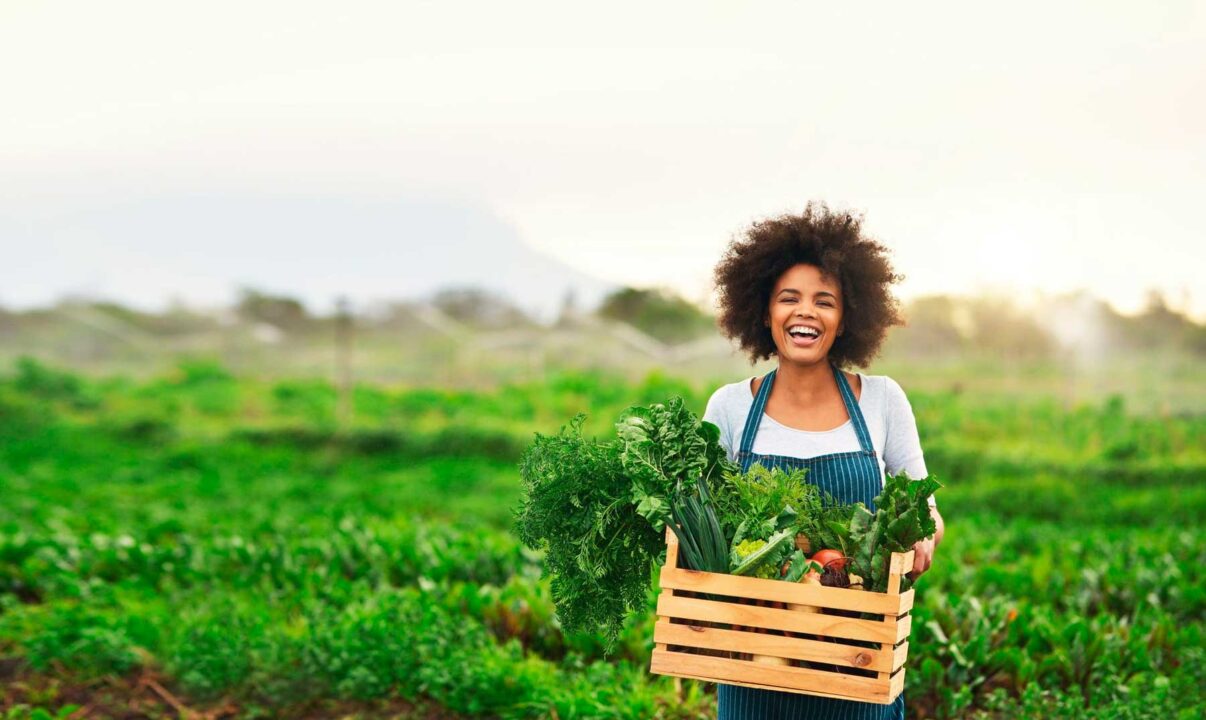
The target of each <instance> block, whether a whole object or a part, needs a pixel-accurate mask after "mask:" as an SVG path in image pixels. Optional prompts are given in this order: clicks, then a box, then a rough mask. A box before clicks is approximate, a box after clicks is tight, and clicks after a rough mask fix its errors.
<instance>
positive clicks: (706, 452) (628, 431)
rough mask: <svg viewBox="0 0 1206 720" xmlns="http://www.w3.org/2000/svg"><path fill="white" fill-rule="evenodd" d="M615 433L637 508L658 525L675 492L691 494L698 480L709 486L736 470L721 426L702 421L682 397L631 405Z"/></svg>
mask: <svg viewBox="0 0 1206 720" xmlns="http://www.w3.org/2000/svg"><path fill="white" fill-rule="evenodd" d="M616 434H617V435H618V436H619V438H620V447H621V452H620V460H621V462H622V463H623V465H624V470H625V471H626V472H627V473H628V476H629V478H630V481H631V484H632V500H633V502H634V503H635V504H636V508H637V512H639V513H640V514H641V515H642V516H644V517H645V518H646V519H648V520H649V522H650V523H652V524H653V526H654V527H655V528H656V529H658V530H661V529H662V527H664V526H665V524H666V522H667V521H669V520H670V514H671V513H670V501H671V499H672V497H673V496H674V495H675V493H682V492H686V493H690V492H691V491H693V490H694V489H695V487H694V486H695V482H696V481H697V480H702V481H703V482H704V483H705V484H706V485H707V486H708V487H709V488H711V487H712V486H713V485H716V484H718V483H719V481H720V476H721V474H722V473H725V472H737V468H736V466H735V465H734V464H733V463H732V462H731V461H730V460H729V459H728V456H727V455H726V454H725V451H724V448H722V447H721V446H720V428H718V427H716V426H715V425H713V424H712V423H710V422H706V421H701V420H699V419H698V418H697V417H696V416H695V414H694V413H692V412H691V411H690V410H688V409H687V408H686V406H685V405H684V404H683V401H682V398H678V397H675V398H671V399H670V400H669V402H667V403H666V404H665V405H661V404H656V405H650V406H649V407H631V408H628V409H627V410H625V411H624V413H623V414H622V415H621V416H620V420H619V422H617V423H616Z"/></svg>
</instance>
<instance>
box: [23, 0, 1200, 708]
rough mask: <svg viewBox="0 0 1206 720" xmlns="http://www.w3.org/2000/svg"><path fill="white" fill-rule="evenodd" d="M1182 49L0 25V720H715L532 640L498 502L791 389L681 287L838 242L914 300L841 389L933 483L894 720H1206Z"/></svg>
mask: <svg viewBox="0 0 1206 720" xmlns="http://www.w3.org/2000/svg"><path fill="white" fill-rule="evenodd" d="M1204 41H1206V12H1204V11H1203V8H1202V7H1201V5H1200V4H1198V3H1193V2H1169V3H1162V4H1159V5H1158V6H1139V5H1134V4H1105V5H1103V4H1102V3H1088V2H1084V3H1062V4H1059V5H1056V6H1052V5H1050V4H1039V3H1021V4H1016V3H1015V4H1011V5H1009V6H1002V7H993V8H985V7H979V6H974V5H967V4H960V3H938V4H934V5H928V6H926V7H924V8H917V7H911V6H903V5H900V4H893V3H871V4H865V5H859V6H857V7H846V6H841V7H837V6H826V7H818V6H808V5H801V4H799V3H761V4H759V5H757V6H756V7H747V6H743V5H737V4H733V3H711V2H695V3H658V4H654V5H650V4H648V3H645V4H638V3H626V2H621V3H610V4H607V5H605V6H599V7H591V8H586V7H576V6H574V5H572V4H568V5H567V4H565V3H551V2H550V3H544V2H523V3H510V4H490V3H477V2H473V3H470V2H442V3H434V2H400V3H399V2H393V3H374V2H365V3H354V4H348V5H344V6H340V7H339V8H336V7H334V6H332V5H330V4H329V3H309V2H289V3H284V2H262V3H254V4H247V3H237V4H236V3H226V2H213V3H207V4H205V5H204V6H200V5H199V6H191V7H186V6H179V5H174V4H164V3H153V2H134V1H130V0H119V1H118V2H111V3H106V4H101V5H95V4H94V5H76V4H69V3H59V2H38V3H35V2H20V1H18V2H9V3H5V4H3V5H2V6H0V78H2V79H3V87H4V88H5V90H4V93H3V97H2V99H0V106H2V108H3V112H0V247H2V253H0V498H2V500H0V687H3V688H4V690H2V691H0V710H3V711H4V712H7V713H10V715H5V717H6V718H8V717H13V718H24V717H35V716H37V717H41V716H40V715H36V713H37V712H45V713H47V715H48V716H52V717H53V716H58V715H62V716H64V717H66V716H71V717H93V716H94V717H102V716H110V715H116V714H118V713H127V714H126V715H121V716H123V717H157V716H159V715H156V714H155V713H167V714H168V715H169V716H180V717H185V716H190V715H189V714H188V713H194V712H203V713H208V715H207V716H209V717H227V716H230V717H235V716H237V717H258V716H264V717H270V716H289V717H302V716H305V717H326V716H331V717H345V716H365V717H410V716H415V717H460V716H468V715H479V714H484V715H493V716H498V715H502V716H516V717H526V716H535V717H540V716H553V717H650V716H663V717H697V716H700V717H702V716H707V715H708V714H709V713H710V712H712V711H713V706H712V704H711V703H712V702H713V695H712V691H711V690H710V689H708V688H707V687H706V686H703V685H695V684H693V683H688V684H687V685H686V686H682V685H675V684H672V683H670V682H669V681H664V680H662V679H657V678H653V677H652V676H649V675H648V674H647V673H646V672H645V667H646V666H647V661H648V656H647V653H648V635H649V633H648V629H649V624H648V623H649V621H650V617H649V616H646V617H645V618H637V619H634V621H633V623H632V628H631V629H630V632H629V634H628V635H627V636H626V637H627V640H626V641H625V646H624V648H623V650H622V651H621V652H620V654H619V655H618V656H605V655H604V654H603V653H602V650H601V648H600V646H599V641H598V639H597V638H581V637H576V638H568V637H563V636H562V635H561V633H560V630H559V626H558V624H557V623H556V620H555V617H554V616H553V612H552V604H551V601H550V599H549V597H548V588H547V585H546V584H545V583H544V582H543V581H541V580H539V576H540V558H539V555H538V554H534V553H532V552H530V551H528V550H526V549H522V548H520V547H519V545H518V542H517V540H515V538H514V537H513V535H512V534H511V533H510V530H509V528H510V511H511V509H512V508H513V507H514V506H515V503H516V502H517V501H518V497H519V477H518V473H517V471H516V469H515V463H516V461H517V459H518V457H519V455H520V453H521V452H522V449H523V447H524V446H525V445H526V443H527V442H528V441H529V440H530V438H531V437H532V433H533V432H543V433H551V432H554V431H555V430H556V429H557V428H558V427H559V426H560V425H562V424H564V423H566V422H568V420H569V419H570V418H571V417H572V416H573V414H574V413H577V412H586V413H588V416H589V417H588V420H587V426H586V427H587V429H588V430H589V431H590V432H592V433H594V434H596V435H598V436H599V437H607V436H608V433H609V432H610V428H611V423H612V422H614V419H615V417H616V415H617V414H618V413H619V411H620V410H621V409H623V408H624V407H626V406H627V405H631V404H635V403H648V402H659V401H664V400H666V399H668V398H669V397H670V396H671V395H681V396H683V397H685V398H686V399H687V400H688V402H689V404H691V407H692V408H693V409H694V410H695V411H696V412H702V410H703V406H704V403H705V402H706V400H707V397H708V396H709V394H710V393H711V391H712V390H714V389H715V388H716V387H718V386H719V385H721V384H724V383H728V382H734V381H736V380H738V379H740V378H742V377H748V376H750V375H752V374H755V373H762V372H765V371H767V370H769V369H770V368H771V367H773V365H771V364H768V363H762V364H759V365H757V366H754V367H751V365H750V364H749V362H748V361H747V360H746V359H745V358H744V357H743V356H742V355H741V354H740V353H739V352H738V351H737V350H736V349H735V348H734V347H733V346H732V345H731V344H730V343H729V342H728V341H727V340H725V339H724V338H723V337H721V336H720V335H719V333H718V331H717V329H716V327H715V322H714V317H713V314H714V304H713V290H712V287H711V281H710V280H711V271H712V267H713V266H714V265H715V263H716V262H717V261H718V260H719V258H720V256H721V253H722V252H723V251H724V248H725V247H726V245H727V243H728V242H729V241H730V240H731V239H732V238H733V237H735V236H736V235H738V234H740V233H741V231H742V230H743V229H744V228H746V227H747V226H748V225H749V224H750V223H751V222H753V221H755V220H757V219H759V218H763V217H768V216H773V215H775V214H779V213H783V212H798V211H800V210H802V209H803V207H804V205H805V204H806V203H807V202H808V201H809V200H820V201H824V202H827V203H829V204H830V206H831V207H835V208H839V209H847V210H851V211H853V212H857V213H861V214H863V216H864V218H865V223H864V227H865V228H866V229H867V230H868V231H869V233H870V234H871V235H873V236H874V237H876V238H877V239H879V240H881V241H882V242H884V243H885V244H886V245H887V246H888V247H890V248H891V249H892V252H893V257H894V259H895V264H896V268H897V270H898V271H899V272H901V273H903V274H904V275H905V277H906V279H905V281H904V282H903V283H902V284H901V285H900V287H899V295H900V298H901V300H902V303H903V305H904V308H905V315H906V317H907V320H908V324H907V326H905V327H902V328H897V329H895V330H894V331H893V332H892V334H891V335H890V337H889V340H888V343H887V345H886V347H885V349H884V352H883V354H882V356H881V357H880V358H878V359H877V360H876V361H875V362H874V363H873V364H872V366H870V367H869V368H865V369H864V372H868V373H872V374H886V375H890V376H892V377H893V378H895V379H896V380H897V381H898V382H900V384H901V385H902V386H903V387H904V388H905V390H906V391H907V392H908V393H909V396H910V399H911V400H912V401H913V405H914V409H915V411H916V413H917V415H918V422H919V428H920V432H921V437H922V442H923V445H924V446H925V448H926V454H927V459H928V461H929V465H930V468H931V470H932V471H933V472H934V473H935V474H936V475H937V476H938V477H939V478H940V479H941V480H943V481H944V482H947V485H948V486H947V488H946V489H944V490H943V491H942V492H943V493H944V495H945V498H942V497H940V500H939V503H940V505H941V506H943V507H944V509H946V511H947V514H948V523H949V526H950V528H951V533H950V535H951V538H952V539H951V540H950V541H949V542H948V549H946V552H944V553H942V554H943V555H945V558H943V559H942V560H940V562H939V564H938V565H936V566H935V570H934V572H933V573H932V574H931V577H930V578H927V580H928V582H929V584H930V587H931V588H932V590H930V592H929V594H928V595H925V596H923V597H924V598H925V600H924V602H923V604H922V605H923V606H922V607H921V608H919V610H918V613H919V615H920V616H921V617H920V618H919V619H920V620H921V622H919V623H918V627H919V630H918V631H917V633H918V637H916V638H915V639H914V643H915V652H916V657H917V658H918V660H917V661H916V663H915V664H911V665H910V668H911V669H910V675H909V697H910V712H911V714H912V716H919V717H972V716H983V717H1021V716H1030V717H1034V716H1044V717H1057V716H1064V715H1066V716H1068V717H1086V716H1093V715H1092V714H1093V713H1100V716H1101V717H1145V716H1148V715H1146V713H1149V712H1150V713H1154V714H1158V713H1163V715H1162V716H1171V715H1170V714H1175V713H1186V715H1185V716H1186V717H1189V716H1193V717H1197V716H1198V712H1197V711H1198V710H1199V709H1201V708H1202V705H1201V703H1202V702H1203V701H1202V698H1201V693H1200V688H1201V687H1202V686H1203V685H1204V684H1206V675H1204V673H1206V671H1204V670H1203V652H1202V649H1201V648H1202V645H1203V643H1202V637H1201V624H1200V619H1201V616H1202V615H1201V613H1202V611H1203V602H1204V600H1203V592H1202V587H1203V583H1202V577H1201V574H1200V573H1201V571H1200V567H1201V565H1202V564H1203V563H1204V562H1206V557H1203V550H1202V546H1203V543H1202V537H1201V530H1200V528H1199V527H1198V525H1199V524H1200V523H1199V521H1200V518H1201V517H1202V512H1203V510H1206V497H1204V495H1203V480H1206V472H1204V470H1206V451H1204V447H1203V445H1204V444H1203V442H1202V438H1203V430H1204V429H1206V415H1204V413H1203V408H1204V407H1206V374H1203V373H1202V371H1201V368H1202V361H1203V358H1204V356H1206V281H1204V280H1203V279H1202V274H1201V273H1200V269H1201V267H1202V265H1203V262H1202V261H1203V259H1206V258H1204V256H1203V251H1202V249H1201V248H1202V247H1203V244H1202V238H1203V237H1206V219H1204V216H1203V215H1202V214H1201V213H1200V212H1198V209H1197V205H1198V203H1199V198H1200V197H1201V196H1202V195H1203V192H1204V191H1206V177H1204V174H1203V173H1204V170H1203V168H1206V135H1203V134H1202V132H1201V130H1200V129H1201V128H1202V127H1203V126H1206V101H1204V100H1203V98H1206V88H1204V87H1203V78H1206V61H1203V59H1202V58H1203V57H1204V56H1203V54H1202V53H1201V48H1202V46H1203V42H1204ZM1002 528H1003V529H1002ZM1040 541H1041V542H1040ZM1043 543H1046V545H1045V546H1044V545H1043ZM925 587H926V581H923V582H922V584H921V588H922V589H921V590H919V592H922V593H924V592H925ZM919 597H922V596H919ZM1019 613H1021V616H1022V617H1023V618H1024V619H1026V620H1027V622H1028V625H1027V627H1028V630H1026V631H1025V632H1022V631H1020V630H1018V629H1017V628H1018V625H1017V624H1015V623H1014V620H1015V619H1016V618H1017V617H1018V616H1019ZM402 627H409V628H411V629H409V630H407V631H406V632H402V631H401V630H400V629H399V628H402ZM232 628H233V630H232ZM415 628H419V629H415ZM1069 628H1071V629H1069ZM408 633H409V634H408ZM416 648H421V649H422V660H421V661H416V660H413V659H412V660H410V661H405V662H404V661H403V660H401V659H400V657H401V656H408V657H412V658H413V657H418V655H419V653H418V652H417V650H416ZM458 653H459V654H458ZM1120 658H1122V659H1120ZM407 662H409V663H410V664H407ZM634 688H635V689H634ZM1085 713H1089V715H1086V714H1085ZM977 714H978V715H977ZM1152 716H1155V715H1152Z"/></svg>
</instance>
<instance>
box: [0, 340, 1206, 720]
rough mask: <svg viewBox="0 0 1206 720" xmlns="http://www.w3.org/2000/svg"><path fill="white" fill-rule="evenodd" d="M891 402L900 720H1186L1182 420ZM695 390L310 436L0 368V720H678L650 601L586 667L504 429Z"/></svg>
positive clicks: (213, 372) (587, 376) (214, 388)
mask: <svg viewBox="0 0 1206 720" xmlns="http://www.w3.org/2000/svg"><path fill="white" fill-rule="evenodd" d="M871 372H880V371H877V370H876V369H875V368H873V369H872V370H871ZM948 375H949V374H948ZM731 379H735V378H731ZM731 379H730V380H731ZM902 384H903V385H904V386H905V388H906V390H909V391H910V398H911V400H912V401H913V405H914V410H915V412H916V414H917V419H918V425H919V428H920V431H921V435H922V440H923V444H924V446H925V449H926V456H927V461H928V465H929V467H930V470H931V472H932V473H934V474H935V475H936V476H937V477H938V478H939V479H940V480H942V481H943V482H944V483H945V484H946V488H945V489H944V490H942V491H941V492H940V495H939V504H940V506H941V507H942V509H943V512H944V515H945V517H946V519H947V535H946V541H945V543H944V544H943V545H942V546H941V547H940V548H939V552H938V555H937V557H936V564H935V566H934V569H933V570H932V571H931V572H930V573H929V574H928V575H926V576H925V577H924V578H923V579H922V580H921V581H920V582H919V583H918V586H917V587H918V591H917V592H918V608H917V610H916V617H915V620H914V630H913V638H912V640H911V645H910V664H909V671H908V676H907V677H908V686H907V691H906V696H907V700H908V705H909V708H910V717H912V718H921V717H942V718H949V717H1052V718H1055V717H1067V718H1140V717H1162V718H1168V717H1173V718H1181V717H1183V718H1198V717H1201V716H1202V715H1203V713H1206V695H1204V693H1203V688H1204V687H1206V649H1204V648H1206V642H1204V638H1203V633H1204V630H1203V623H1202V619H1203V617H1204V615H1206V583H1204V577H1203V566H1204V565H1206V542H1204V539H1206V533H1204V532H1203V529H1202V526H1201V520H1202V518H1203V517H1206V443H1204V442H1203V439H1204V438H1206V416H1204V415H1202V414H1201V413H1193V412H1187V413H1180V414H1176V415H1173V414H1164V415H1161V414H1135V413H1132V412H1129V411H1128V407H1127V406H1126V404H1125V402H1124V401H1123V400H1122V399H1121V398H1120V397H1112V398H1105V399H1102V400H1097V401H1090V402H1087V403H1084V404H1072V403H1068V402H1066V401H1064V400H1060V401H1056V400H1047V399H1044V396H1043V395H1042V394H1025V393H991V392H981V391H978V390H975V391H972V390H968V389H967V388H973V389H974V388H977V387H978V386H979V385H978V384H977V383H976V382H967V383H963V384H959V383H954V384H952V385H951V386H950V387H949V388H948V389H938V388H928V389H922V390H914V389H911V387H910V385H909V384H908V383H907V382H905V381H904V380H902ZM712 387H714V384H709V383H704V382H702V381H700V380H699V379H698V378H697V379H675V378H672V377H668V376H666V375H662V374H653V375H650V376H648V377H647V378H646V379H645V380H643V381H639V382H632V381H629V380H624V379H622V378H620V377H618V376H610V375H604V374H596V373H586V372H565V373H554V374H551V375H549V376H548V377H545V378H542V379H541V380H539V381H536V380H526V381H523V382H517V383H512V384H502V385H499V386H497V387H493V388H487V389H477V390H473V391H465V392H456V391H449V390H441V389H430V388H385V387H378V386H369V385H365V386H359V387H357V388H356V390H355V393H354V408H355V415H354V418H353V420H352V422H351V424H350V425H349V426H347V427H343V428H337V427H336V425H335V422H334V418H335V417H336V410H335V409H336V393H335V390H334V389H333V388H332V387H331V386H330V385H329V384H328V383H327V382H325V381H323V380H317V379H315V380H305V379H302V380H282V381H266V380H255V379H250V378H241V377H232V376H231V375H230V374H228V373H227V372H226V371H224V370H223V369H222V368H221V367H219V366H216V365H213V364H207V363H204V362H192V363H186V364H183V365H181V366H179V367H178V368H177V369H176V370H174V371H173V372H171V373H168V374H165V375H162V376H159V377H154V378H150V379H140V380H129V379H123V378H107V379H104V378H102V379H95V378H85V377H83V376H78V375H74V374H70V373H66V372H62V371H59V370H56V369H53V368H50V367H47V366H44V365H41V364H38V363H36V362H32V361H22V362H20V363H17V364H15V365H14V366H12V367H11V368H7V369H4V370H2V371H0V688H2V689H0V717H3V718H27V717H56V716H62V717H66V716H68V715H70V714H71V713H73V712H74V713H75V715H74V717H85V716H86V717H131V718H133V717H178V716H183V715H187V714H190V713H194V712H195V713H209V716H210V717H234V716H237V717H308V718H318V717H332V718H334V717H412V716H413V717H431V718H437V717H439V718H445V717H467V716H486V717H556V718H571V717H582V718H585V717H601V718H644V717H666V718H697V717H698V718H702V717H708V716H710V715H712V714H714V710H715V701H714V698H715V694H714V689H713V688H712V687H709V686H704V685H700V684H696V683H693V682H686V683H681V684H679V685H676V683H675V682H673V681H672V680H669V679H665V678H656V677H653V676H651V675H649V674H648V672H647V669H646V666H647V662H648V653H649V652H650V649H651V644H650V640H651V628H652V616H651V609H652V604H653V597H654V596H653V595H652V593H651V595H650V605H649V607H650V612H646V613H645V614H644V615H643V616H642V617H640V618H635V619H634V620H633V622H632V623H631V624H630V625H629V627H628V628H627V629H626V631H625V632H624V634H623V635H622V637H621V641H620V643H619V645H618V647H617V649H616V651H615V653H614V654H613V655H611V656H605V655H604V653H603V648H602V642H601V639H600V638H598V637H593V636H565V635H563V634H562V633H561V631H560V629H559V626H558V624H557V622H556V619H555V616H554V612H553V607H552V605H551V602H550V600H549V590H548V586H547V583H546V582H545V581H542V580H541V579H540V575H541V559H540V557H539V556H538V555H536V554H534V553H531V552H530V551H528V550H526V549H524V548H523V547H521V546H520V544H519V543H518V541H517V540H516V539H515V537H514V535H513V534H512V533H511V532H510V530H509V527H510V519H511V512H512V510H513V508H514V507H515V504H516V502H517V500H518V488H519V477H518V472H517V470H516V460H517V459H518V456H519V453H520V452H521V451H522V449H523V447H524V446H525V445H526V444H527V442H528V441H529V440H530V439H531V436H532V433H533V432H534V431H539V432H545V433H552V432H555V431H556V430H557V428H558V427H559V426H560V425H562V424H564V423H565V422H567V421H568V420H569V418H570V417H572V416H573V415H574V414H575V413H577V412H586V413H588V414H589V419H588V421H587V424H586V426H585V427H586V429H587V430H588V431H589V432H591V433H595V434H600V435H602V434H605V433H609V432H610V425H611V423H612V422H613V421H614V419H615V417H616V416H617V415H618V414H619V412H620V411H621V410H622V409H623V408H624V407H626V406H628V405H631V404H638V403H649V402H658V401H664V400H666V399H667V398H669V397H670V396H671V395H681V396H683V397H684V398H685V399H686V400H687V401H688V404H689V406H691V407H692V408H693V409H695V410H696V411H697V412H702V409H703V405H704V403H705V401H706V399H707V396H708V394H709V392H710V391H711V389H712Z"/></svg>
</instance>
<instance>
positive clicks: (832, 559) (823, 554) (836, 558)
mask: <svg viewBox="0 0 1206 720" xmlns="http://www.w3.org/2000/svg"><path fill="white" fill-rule="evenodd" d="M812 561H813V562H815V563H817V564H818V565H820V566H821V567H823V568H825V569H826V570H830V569H832V570H841V569H843V568H845V567H846V556H845V555H843V554H842V553H841V551H840V550H828V549H826V550H818V551H817V554H816V555H813V556H812Z"/></svg>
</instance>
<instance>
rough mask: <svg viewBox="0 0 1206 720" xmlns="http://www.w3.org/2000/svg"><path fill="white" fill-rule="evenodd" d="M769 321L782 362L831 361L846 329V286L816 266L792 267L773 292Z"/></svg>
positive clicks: (811, 362) (801, 265) (768, 313)
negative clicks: (830, 356)
mask: <svg viewBox="0 0 1206 720" xmlns="http://www.w3.org/2000/svg"><path fill="white" fill-rule="evenodd" d="M766 322H767V326H768V327H770V331H771V336H772V337H773V338H774V340H775V348H777V350H778V355H779V362H795V363H800V364H804V365H812V364H814V363H818V362H824V361H827V359H828V357H829V348H831V347H833V341H834V340H836V339H837V336H838V335H840V334H841V332H842V288H841V286H840V284H839V283H838V281H837V279H836V278H832V277H829V276H828V275H825V274H824V273H822V272H821V269H820V268H819V267H817V266H816V265H807V264H803V263H801V264H799V265H795V266H792V267H791V268H790V269H788V270H787V272H785V273H783V274H782V275H780V276H779V280H778V281H777V282H776V283H775V287H774V289H773V290H772V291H771V297H770V305H769V307H768V308H767V314H766Z"/></svg>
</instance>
